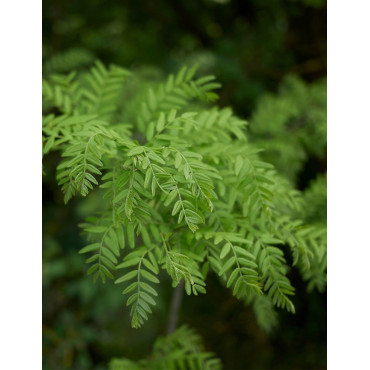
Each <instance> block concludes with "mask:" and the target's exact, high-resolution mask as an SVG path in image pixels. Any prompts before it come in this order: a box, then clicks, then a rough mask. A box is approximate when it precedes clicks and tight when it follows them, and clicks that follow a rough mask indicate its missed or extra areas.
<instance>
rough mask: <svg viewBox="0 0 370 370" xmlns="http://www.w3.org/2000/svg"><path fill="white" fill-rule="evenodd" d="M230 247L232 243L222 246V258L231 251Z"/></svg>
mask: <svg viewBox="0 0 370 370" xmlns="http://www.w3.org/2000/svg"><path fill="white" fill-rule="evenodd" d="M230 249H231V243H226V244H225V245H224V246H223V247H222V250H221V253H220V258H221V259H223V258H224V257H225V256H226V255H227V254H228V253H229V252H230Z"/></svg>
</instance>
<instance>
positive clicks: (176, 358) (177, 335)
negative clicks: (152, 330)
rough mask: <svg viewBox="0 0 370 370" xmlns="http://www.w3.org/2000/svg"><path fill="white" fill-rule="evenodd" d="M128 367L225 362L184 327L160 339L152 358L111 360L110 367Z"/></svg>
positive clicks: (199, 367) (202, 368) (210, 369)
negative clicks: (204, 346) (207, 349)
mask: <svg viewBox="0 0 370 370" xmlns="http://www.w3.org/2000/svg"><path fill="white" fill-rule="evenodd" d="M126 369H130V370H141V369H158V370H161V369H163V370H168V369H194V370H218V369H221V362H220V360H219V359H217V358H215V357H213V354H212V353H209V352H205V351H204V348H203V345H202V341H201V338H200V337H199V336H198V335H197V334H196V333H195V332H194V331H193V330H192V329H189V328H188V327H186V326H182V327H180V328H178V329H177V330H176V331H175V332H174V333H171V334H169V335H168V336H167V337H160V338H158V339H157V340H156V341H155V343H154V346H153V352H152V354H151V356H150V357H149V358H148V359H144V360H140V361H137V362H134V361H131V360H129V359H126V358H114V359H112V360H111V361H110V363H109V370H126Z"/></svg>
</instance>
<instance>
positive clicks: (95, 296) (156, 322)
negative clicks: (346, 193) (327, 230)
mask: <svg viewBox="0 0 370 370" xmlns="http://www.w3.org/2000/svg"><path fill="white" fill-rule="evenodd" d="M95 58H99V59H101V60H102V61H103V62H107V63H111V62H114V63H117V64H119V65H122V66H125V67H127V68H131V69H134V70H136V71H138V72H139V74H140V75H141V76H142V81H146V83H148V84H149V83H152V82H155V81H158V80H159V79H160V78H161V77H162V76H163V75H165V74H166V73H167V72H173V71H174V70H176V69H178V67H179V66H180V65H183V64H192V63H194V62H197V63H199V64H200V69H201V72H202V73H211V74H214V75H217V79H218V80H219V81H220V82H221V83H222V84H223V88H222V89H221V91H220V93H221V98H220V101H219V102H218V103H219V105H220V106H225V105H231V106H232V107H233V108H234V109H235V111H236V113H237V114H238V115H240V116H241V117H243V118H247V119H249V122H250V132H251V133H250V135H249V136H250V137H251V138H252V139H253V141H255V142H256V143H261V145H262V146H266V144H268V146H267V148H268V149H267V150H266V151H265V152H264V154H263V155H265V156H266V157H265V159H266V160H268V161H271V162H272V163H274V164H275V165H276V166H277V168H278V169H279V170H280V171H281V172H282V173H284V174H285V175H286V176H288V177H289V178H290V180H291V181H292V182H293V183H295V184H296V185H297V187H299V188H301V189H302V190H303V191H304V202H305V206H306V207H307V209H308V212H307V213H306V215H308V216H307V218H308V219H307V221H309V222H313V223H315V222H317V223H320V222H325V221H326V175H325V172H326V131H325V122H326V82H325V76H326V2H325V1H322V0H271V1H268V2H261V1H258V0H244V1H243V0H202V1H201V0H199V1H185V0H178V1H169V0H158V1H156V2H152V1H144V0H143V1H140V2H138V1H132V0H127V1H124V2H115V1H112V2H105V1H102V0H90V1H86V0H81V1H78V2H65V1H61V0H53V1H51V0H44V1H43V73H44V74H49V73H52V72H53V73H64V72H67V71H70V70H71V69H84V68H85V67H86V66H89V65H91V64H92V63H93V61H94V60H95ZM288 75H289V76H288ZM142 81H136V83H135V81H134V82H133V84H132V87H131V88H132V89H136V88H137V86H140V84H141V82H142ZM126 114H127V118H129V117H130V115H132V114H135V112H126ZM56 160H57V154H53V155H51V156H49V157H47V158H46V161H45V162H44V170H45V173H46V175H45V176H44V178H43V367H44V368H45V369H52V370H54V369H106V368H107V364H108V362H109V361H110V359H111V358H113V357H126V358H129V359H131V360H140V359H142V358H145V357H147V356H148V355H149V354H150V353H151V348H152V345H153V343H154V341H155V339H156V338H157V336H158V335H163V334H164V333H165V328H166V325H167V322H166V318H167V316H168V311H169V307H168V306H169V303H168V302H169V300H170V298H171V294H172V289H171V287H170V283H168V284H167V287H166V286H165V284H163V286H161V287H160V289H161V290H163V291H161V292H160V296H161V297H163V299H162V300H161V301H160V302H158V305H159V307H158V309H157V310H156V312H157V313H154V314H153V317H152V320H150V321H149V322H148V323H147V324H146V327H145V329H144V330H141V331H136V330H134V329H132V328H131V327H130V322H129V320H127V316H128V312H126V308H125V307H124V306H123V304H122V299H120V294H119V293H118V292H119V291H120V288H119V287H117V286H115V285H113V284H106V285H102V284H96V285H93V284H92V283H91V280H90V279H89V277H86V276H85V272H86V268H85V264H84V259H83V257H81V256H80V255H79V254H78V253H77V251H78V250H79V249H80V248H81V247H82V246H83V242H82V239H80V236H79V230H78V229H77V227H76V225H77V224H78V223H79V222H81V220H83V219H84V217H85V216H87V215H88V214H89V213H91V211H93V210H92V209H89V207H94V202H93V201H91V202H90V203H86V202H81V201H80V199H74V200H73V201H72V202H71V204H70V205H69V206H68V207H65V206H64V205H63V199H62V194H61V192H60V190H59V189H58V188H57V186H56V183H55V181H54V178H55V173H53V170H52V169H53V168H55V163H56ZM92 195H93V194H92ZM291 280H292V281H293V283H294V285H295V286H296V288H297V296H296V299H295V302H297V303H296V308H297V314H296V315H295V316H293V317H292V316H291V315H287V314H285V313H284V312H282V313H279V318H278V319H279V326H278V328H277V329H275V330H273V331H272V333H270V334H266V333H265V332H263V331H262V330H261V329H260V328H259V327H258V326H257V323H256V322H255V317H254V315H253V312H252V311H251V308H249V307H248V308H247V307H246V306H244V305H243V303H241V302H238V301H237V300H236V299H235V298H233V297H232V295H231V294H230V293H229V292H228V291H227V290H226V289H225V288H224V287H223V286H221V285H220V284H219V282H218V281H217V279H212V277H211V279H210V281H209V282H208V294H207V296H206V297H202V296H200V297H186V298H185V299H184V302H183V305H182V308H181V312H180V323H187V324H189V326H191V327H193V328H196V330H197V332H199V334H201V336H202V337H203V339H204V345H205V348H206V350H208V351H212V352H215V353H217V355H218V357H220V358H221V359H222V362H223V364H224V366H225V368H226V369H257V368H258V369H303V368H305V369H324V368H325V367H326V295H325V294H319V293H318V292H315V291H314V292H312V293H310V294H306V292H305V289H306V287H305V285H304V284H303V282H302V280H301V278H300V277H299V274H298V273H296V272H295V271H292V276H291ZM209 302H218V304H217V306H212V305H210V304H209ZM159 312H160V314H158V313H159ZM194 312H197V315H194Z"/></svg>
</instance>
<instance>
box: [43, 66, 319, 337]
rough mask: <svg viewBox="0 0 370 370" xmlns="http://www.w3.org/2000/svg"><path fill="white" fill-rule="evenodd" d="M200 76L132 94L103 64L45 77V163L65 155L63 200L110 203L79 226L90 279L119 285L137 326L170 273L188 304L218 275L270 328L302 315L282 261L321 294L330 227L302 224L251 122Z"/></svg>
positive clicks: (125, 76) (127, 77)
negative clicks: (251, 133)
mask: <svg viewBox="0 0 370 370" xmlns="http://www.w3.org/2000/svg"><path fill="white" fill-rule="evenodd" d="M195 73H196V68H195V67H193V68H186V67H184V68H182V69H181V70H180V71H179V72H178V73H177V74H176V75H170V76H169V77H168V78H167V79H166V80H165V81H164V82H163V83H161V84H159V85H155V86H154V85H153V86H150V84H146V85H143V88H142V89H140V88H138V89H136V90H135V94H133V93H132V91H131V90H129V89H130V86H131V83H132V81H133V80H134V79H135V76H133V75H132V74H131V73H130V72H128V71H127V70H125V69H122V68H120V67H117V66H110V67H109V68H108V67H106V66H104V65H103V64H101V63H100V62H97V63H96V64H95V65H94V67H93V68H91V70H90V71H88V72H80V73H75V72H72V73H70V74H69V75H67V76H61V75H52V76H49V77H47V78H45V80H44V81H43V110H44V113H45V114H44V116H43V155H46V154H47V153H49V152H50V151H55V150H56V151H60V152H61V158H62V160H61V161H60V163H59V165H58V167H57V181H58V183H59V185H60V187H61V190H62V192H63V194H64V200H65V203H67V202H68V201H69V200H70V199H71V198H72V197H74V196H77V195H78V194H80V195H82V196H84V197H85V196H87V195H88V194H89V193H90V192H91V191H95V192H97V193H98V195H99V196H101V198H102V199H103V203H102V204H104V205H105V206H104V207H103V208H102V209H101V211H100V212H98V213H97V214H94V215H91V217H89V218H88V219H87V220H86V222H85V223H82V224H81V227H82V230H83V233H84V234H85V235H86V240H87V245H86V246H85V247H84V248H82V249H81V250H80V253H82V254H86V256H87V257H86V258H87V259H86V262H87V263H88V264H89V265H90V267H89V268H88V271H87V273H88V274H89V275H90V274H91V275H92V276H93V280H94V281H96V280H98V279H101V280H102V281H103V282H105V281H106V279H113V280H114V282H115V283H116V284H122V285H123V295H124V298H125V300H126V304H127V306H130V310H131V311H130V314H131V320H132V326H133V327H135V328H139V327H140V326H142V325H143V324H144V321H145V320H147V319H148V317H149V315H150V314H151V312H152V310H153V309H155V305H156V299H157V294H158V293H157V288H156V287H157V285H158V284H160V283H161V279H162V276H163V271H164V272H167V273H168V275H169V276H170V277H171V279H172V282H173V286H174V287H175V286H177V285H178V284H179V283H180V282H181V281H184V289H185V291H186V293H187V294H189V295H190V294H194V295H198V294H204V293H205V292H206V277H207V274H208V273H209V272H211V271H212V272H213V273H215V274H217V275H218V276H219V278H220V279H221V281H222V282H224V284H225V285H226V287H228V288H229V289H231V290H232V292H233V294H234V295H235V296H236V297H237V298H238V299H241V300H243V301H244V302H246V303H248V304H252V305H253V308H254V309H255V311H256V317H257V320H258V322H260V323H262V325H263V326H264V328H265V329H266V330H268V329H269V328H271V327H272V326H273V325H274V324H275V322H276V313H275V311H274V307H281V308H283V309H286V310H288V311H290V312H293V313H294V312H295V308H294V302H293V301H294V299H293V296H294V287H293V286H292V284H291V282H290V280H289V270H290V269H291V266H290V265H289V263H288V262H287V261H289V260H293V266H297V268H298V269H299V271H300V272H301V273H302V276H303V278H305V279H306V280H307V281H308V284H309V286H310V287H313V288H314V287H319V288H322V282H323V281H325V274H326V264H325V261H326V259H325V257H326V230H325V227H324V226H323V225H322V224H315V223H313V224H307V223H306V222H305V216H304V212H305V208H304V207H305V202H304V200H303V198H302V197H301V195H300V194H299V192H298V191H296V190H294V189H293V188H292V187H291V185H290V183H289V182H288V181H287V180H286V179H285V178H284V177H282V176H280V175H279V173H277V171H276V170H275V169H274V166H272V165H271V164H270V163H267V162H265V161H262V160H261V157H260V154H259V153H260V151H261V149H259V148H256V147H255V146H254V145H252V144H251V143H250V142H249V141H248V136H247V134H248V130H247V122H246V121H244V120H242V119H240V118H238V117H236V116H235V115H234V114H233V112H232V110H231V109H230V108H223V109H220V108H217V107H216V106H214V105H213V104H212V103H213V102H214V101H215V99H217V94H216V93H215V89H217V88H219V87H220V85H219V84H217V83H216V82H214V77H213V76H205V77H200V78H197V77H195ZM283 247H284V249H283ZM286 253H290V256H286ZM287 257H288V258H287ZM312 267H313V268H314V270H312ZM317 282H320V283H317Z"/></svg>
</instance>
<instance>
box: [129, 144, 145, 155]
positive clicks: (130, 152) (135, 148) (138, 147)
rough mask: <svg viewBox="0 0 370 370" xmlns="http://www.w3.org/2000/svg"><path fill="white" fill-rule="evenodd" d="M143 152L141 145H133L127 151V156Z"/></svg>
mask: <svg viewBox="0 0 370 370" xmlns="http://www.w3.org/2000/svg"><path fill="white" fill-rule="evenodd" d="M143 152H144V147H143V146H135V147H133V148H132V149H130V150H129V151H128V152H127V155H128V156H129V157H132V156H134V155H139V154H141V153H143Z"/></svg>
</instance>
